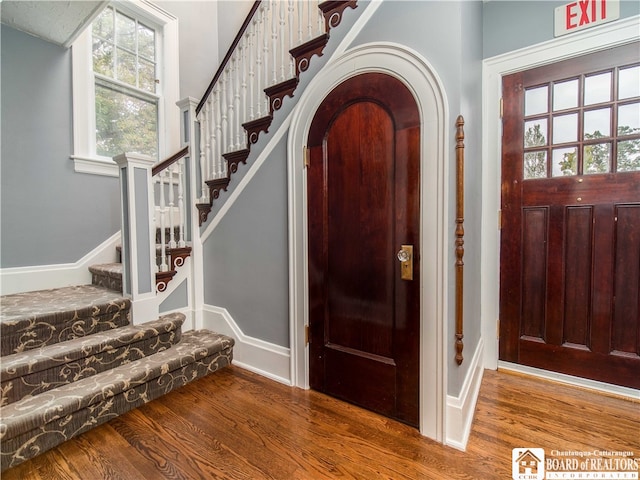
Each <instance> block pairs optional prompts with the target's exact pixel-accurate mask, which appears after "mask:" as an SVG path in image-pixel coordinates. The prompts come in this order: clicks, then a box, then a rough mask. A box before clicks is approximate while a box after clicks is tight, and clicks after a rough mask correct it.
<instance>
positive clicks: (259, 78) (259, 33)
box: [254, 5, 264, 118]
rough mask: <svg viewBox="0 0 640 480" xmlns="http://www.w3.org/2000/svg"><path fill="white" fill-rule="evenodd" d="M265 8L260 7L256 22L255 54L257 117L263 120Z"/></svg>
mask: <svg viewBox="0 0 640 480" xmlns="http://www.w3.org/2000/svg"><path fill="white" fill-rule="evenodd" d="M263 10H264V8H263V6H262V5H261V6H260V10H259V15H257V16H258V21H257V22H256V25H255V26H256V35H255V45H254V48H255V52H256V95H257V99H256V100H257V105H256V117H257V118H262V89H263V88H264V87H262V27H263V24H262V11H263Z"/></svg>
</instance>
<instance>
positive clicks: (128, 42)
mask: <svg viewBox="0 0 640 480" xmlns="http://www.w3.org/2000/svg"><path fill="white" fill-rule="evenodd" d="M116 45H117V46H118V47H120V48H126V49H129V50H131V51H132V52H135V51H136V21H135V20H134V19H133V18H129V17H127V16H125V15H123V14H121V13H120V12H116Z"/></svg>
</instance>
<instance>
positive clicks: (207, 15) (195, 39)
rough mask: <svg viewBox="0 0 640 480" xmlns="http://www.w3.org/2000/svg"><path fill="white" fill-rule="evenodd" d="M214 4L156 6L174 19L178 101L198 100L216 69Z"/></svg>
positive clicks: (216, 48)
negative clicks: (175, 25) (177, 64)
mask: <svg viewBox="0 0 640 480" xmlns="http://www.w3.org/2000/svg"><path fill="white" fill-rule="evenodd" d="M218 3H219V2H210V1H206V2H203V1H199V2H193V1H182V2H180V1H173V2H164V1H160V2H157V4H158V6H160V7H161V8H164V9H165V10H167V11H168V12H170V13H172V14H173V15H174V16H175V17H177V18H178V35H179V38H180V98H185V97H194V98H197V99H198V100H199V99H200V98H201V97H202V95H203V94H204V92H205V90H206V88H207V86H208V85H209V82H210V81H211V79H212V78H213V74H214V73H215V72H216V69H217V68H218V44H219V39H218V31H217V25H218Z"/></svg>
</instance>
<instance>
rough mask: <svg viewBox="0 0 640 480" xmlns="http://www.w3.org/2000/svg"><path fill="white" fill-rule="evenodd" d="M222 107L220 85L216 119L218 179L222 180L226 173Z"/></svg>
mask: <svg viewBox="0 0 640 480" xmlns="http://www.w3.org/2000/svg"><path fill="white" fill-rule="evenodd" d="M221 112H222V105H221V99H220V84H217V85H216V89H215V112H214V113H215V118H216V151H215V155H216V165H217V169H216V173H217V176H216V178H222V177H224V176H225V174H226V171H225V168H224V162H223V161H222V143H223V142H222V113H221Z"/></svg>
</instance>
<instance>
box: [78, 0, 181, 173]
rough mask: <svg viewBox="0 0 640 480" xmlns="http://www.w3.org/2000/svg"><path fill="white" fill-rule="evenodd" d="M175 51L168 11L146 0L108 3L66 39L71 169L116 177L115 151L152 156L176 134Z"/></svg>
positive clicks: (172, 21) (160, 152)
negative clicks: (70, 57) (70, 42)
mask: <svg viewBox="0 0 640 480" xmlns="http://www.w3.org/2000/svg"><path fill="white" fill-rule="evenodd" d="M177 50H178V46H177V21H176V19H175V17H173V16H171V15H170V14H168V13H167V12H165V11H163V10H161V9H159V8H157V7H156V6H154V5H153V4H151V3H150V2H132V3H128V4H126V5H125V4H121V3H114V4H111V5H109V6H107V7H106V8H105V9H104V10H103V11H102V12H101V13H100V14H99V15H98V16H97V17H96V18H95V19H94V20H93V23H92V24H91V26H90V28H88V29H87V30H86V31H85V32H84V33H83V34H82V35H81V36H80V37H79V38H78V40H77V41H76V42H75V43H74V45H73V76H74V77H73V82H74V84H73V97H74V155H73V156H72V158H73V159H74V161H75V170H76V171H78V172H83V173H96V174H104V175H114V176H117V175H118V172H117V168H116V167H115V163H114V162H113V160H112V157H114V156H115V155H119V154H121V153H124V152H136V153H142V154H145V155H149V156H150V157H153V158H156V159H159V158H162V157H163V155H165V154H166V151H167V149H169V148H172V147H173V145H171V144H170V143H171V142H170V137H172V136H175V137H176V139H177V140H179V138H178V135H177V130H176V129H175V128H174V127H175V125H176V124H177V121H178V120H179V119H178V113H177V111H176V110H175V108H176V107H175V102H176V101H177V99H178V98H177V91H178V80H177V72H178V65H177V64H178V62H177ZM167 72H172V73H173V72H176V74H175V75H167ZM172 117H175V118H172ZM167 137H169V141H168V140H167Z"/></svg>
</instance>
